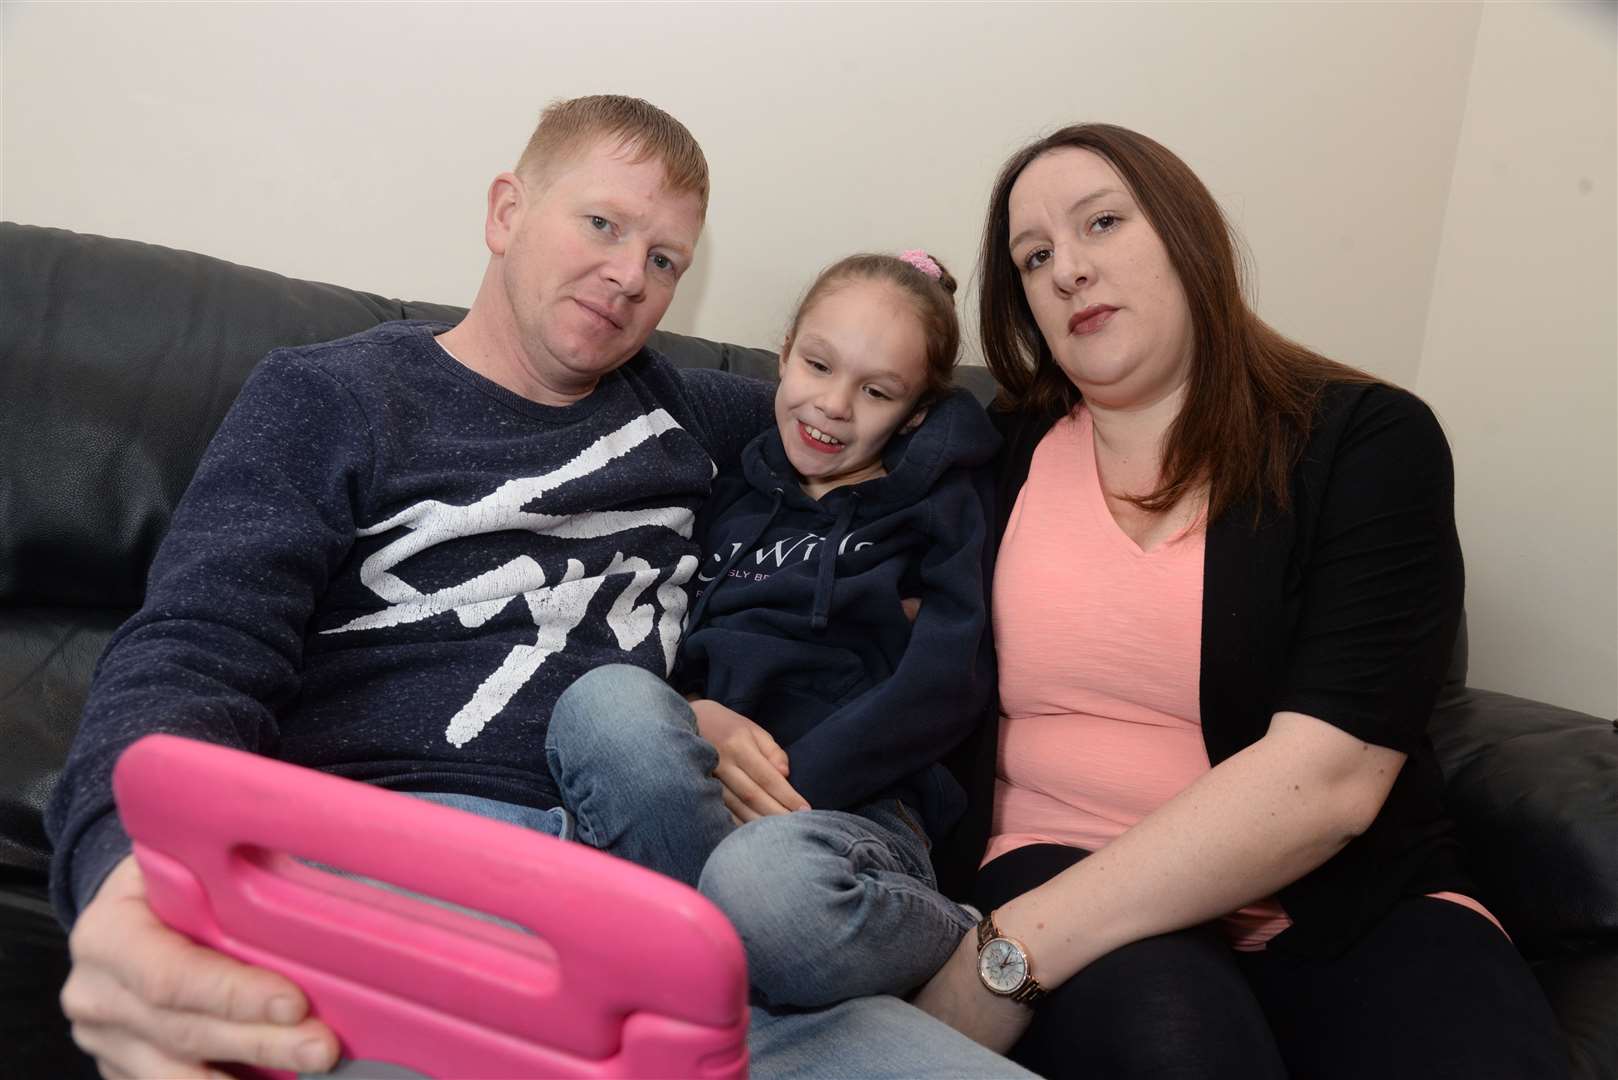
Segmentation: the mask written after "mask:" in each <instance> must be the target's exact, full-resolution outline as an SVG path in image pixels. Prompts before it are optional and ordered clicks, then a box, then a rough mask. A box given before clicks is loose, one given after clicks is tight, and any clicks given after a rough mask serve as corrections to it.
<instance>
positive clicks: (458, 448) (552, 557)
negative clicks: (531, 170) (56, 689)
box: [46, 323, 772, 921]
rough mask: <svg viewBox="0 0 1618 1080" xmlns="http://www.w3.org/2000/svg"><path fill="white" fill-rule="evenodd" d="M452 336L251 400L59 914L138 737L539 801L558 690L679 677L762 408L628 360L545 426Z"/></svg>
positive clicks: (77, 898)
mask: <svg viewBox="0 0 1618 1080" xmlns="http://www.w3.org/2000/svg"><path fill="white" fill-rule="evenodd" d="M446 329H448V327H447V326H441V325H436V324H429V323H388V324H385V325H383V326H380V327H377V328H376V329H374V330H371V331H368V332H366V333H364V334H359V335H356V336H354V337H351V338H345V339H343V340H341V341H334V342H327V343H325V344H320V345H310V346H306V347H302V348H296V349H282V350H278V351H276V352H274V353H272V354H270V356H269V357H268V358H266V359H265V361H264V362H263V363H262V364H260V365H259V367H258V368H257V369H256V370H255V372H254V374H253V375H252V377H251V378H250V379H249V380H248V382H247V385H246V386H245V387H244V388H243V390H242V392H241V395H240V397H238V399H237V401H236V403H235V405H234V406H233V407H232V408H231V411H230V413H229V415H228V416H226V418H225V420H224V423H223V424H222V425H221V426H220V428H219V431H218V433H217V434H216V435H215V436H214V439H213V441H212V443H211V444H210V445H209V448H208V451H207V453H206V454H205V455H204V456H203V459H202V462H201V464H200V465H199V466H198V468H197V472H196V475H195V477H194V478H193V479H192V482H191V486H190V487H189V488H188V489H187V491H186V494H185V497H184V498H183V499H182V500H181V501H180V505H179V507H178V508H177V509H176V511H175V515H174V520H173V522H172V524H171V526H170V529H169V532H168V534H167V536H166V537H165V538H164V541H163V544H162V545H161V547H160V549H159V551H158V554H157V558H156V561H155V562H154V563H153V565H152V570H151V576H150V580H149V582H148V586H147V594H146V602H145V605H144V606H143V607H142V608H141V610H140V612H139V613H138V614H137V615H136V616H135V617H134V618H133V619H131V620H130V621H129V622H128V623H126V624H125V625H124V626H123V627H122V628H121V629H120V630H119V631H118V632H117V634H115V635H114V637H113V639H112V641H111V643H110V644H109V645H108V647H107V651H106V653H105V654H104V655H103V656H102V658H101V660H100V663H99V665H98V667H97V671H96V675H95V678H94V680H93V682H92V684H91V687H90V697H89V701H88V703H87V704H86V706H85V712H84V719H83V722H82V724H81V726H80V729H79V734H78V738H77V739H76V740H75V742H74V745H73V749H72V752H71V753H70V754H69V756H68V761H67V766H66V769H65V771H64V772H63V775H62V779H61V781H60V783H59V784H58V786H57V789H56V791H55V793H54V796H53V798H52V801H51V804H50V806H49V809H48V812H47V817H46V824H47V826H48V828H49V831H50V834H51V838H52V840H53V842H54V844H55V847H56V852H55V860H54V863H53V866H52V895H53V899H54V900H55V902H56V905H57V910H58V912H59V913H60V914H61V915H62V917H63V918H64V920H68V921H70V920H71V918H72V917H73V914H74V912H75V911H76V909H77V908H78V906H79V905H82V904H83V903H84V902H86V901H87V900H88V899H89V897H90V896H91V895H92V894H93V893H94V891H95V889H97V888H98V887H99V886H100V883H101V880H102V878H103V877H104V876H105V874H106V873H107V871H109V870H110V869H111V868H112V866H113V865H114V864H115V863H116V862H117V861H118V860H119V859H120V858H122V857H123V856H124V855H125V854H127V853H128V851H129V840H128V838H127V837H126V836H125V835H124V832H123V829H122V828H121V826H120V824H119V822H118V819H117V816H116V815H115V814H114V813H113V812H112V792H111V789H110V785H109V778H110V774H111V771H112V766H113V763H114V761H115V760H116V759H117V756H118V754H119V753H120V752H122V750H123V749H124V747H125V746H127V745H128V744H129V743H131V742H133V741H134V740H135V739H136V738H138V737H140V736H141V735H144V734H147V733H150V732H158V731H162V732H169V733H173V734H178V735H187V736H190V737H192V738H198V739H205V740H208V741H211V742H217V743H222V744H225V745H228V746H234V747H238V748H241V749H244V750H250V751H254V752H257V753H261V754H265V755H268V756H271V757H275V758H279V759H281V760H284V761H290V762H293V763H294V764H298V765H306V766H309V767H312V768H316V769H321V770H323V771H325V772H329V773H334V774H336V775H338V776H346V777H349V778H351V779H355V780H363V781H366V782H369V783H373V784H377V785H380V786H383V787H388V788H393V789H395V790H405V791H412V790H413V791H447V792H455V793H460V794H466V795H480V796H485V797H488V798H492V799H499V800H503V801H507V802H516V803H524V804H528V805H531V806H538V807H546V806H554V805H556V804H557V801H558V800H557V793H556V786H555V782H554V781H553V779H552V778H551V774H550V770H549V768H548V766H547V764H546V760H545V727H546V724H547V722H548V720H549V717H550V714H551V706H552V704H553V703H554V702H555V700H556V697H557V695H558V694H560V693H561V691H562V690H563V689H564V688H566V687H567V686H568V685H569V684H570V683H571V682H572V681H573V680H574V679H576V678H578V676H579V675H581V674H583V673H584V672H585V671H588V670H590V669H591V668H594V667H597V666H599V665H601V664H607V663H628V664H637V665H639V666H641V667H645V668H647V669H649V670H652V671H655V672H657V673H658V674H659V675H666V674H667V673H668V671H669V668H670V666H671V665H672V663H673V661H674V658H675V650H676V648H677V643H678V639H679V635H680V626H681V623H682V620H683V619H684V616H685V614H686V600H687V596H686V593H687V583H688V582H689V581H690V578H691V576H692V574H693V573H694V572H695V571H696V569H697V566H698V548H697V546H696V544H695V543H694V542H693V540H692V529H693V525H694V522H695V518H696V513H697V510H698V508H699V507H700V506H701V504H702V502H703V501H704V500H705V499H706V498H707V496H708V494H709V492H710V490H711V487H712V483H713V478H714V475H715V470H716V468H718V467H723V466H727V465H733V464H734V462H735V460H736V457H737V455H738V454H739V452H740V450H741V448H742V446H743V445H744V444H745V443H746V442H748V441H749V439H750V438H751V437H752V435H753V434H754V433H756V432H758V431H759V430H761V429H762V428H763V427H764V426H765V425H766V424H768V423H769V419H770V416H771V398H772V394H771V388H770V387H769V386H768V385H767V384H765V383H761V382H757V381H754V380H749V379H741V378H739V377H737V376H734V375H727V374H725V373H723V372H718V371H678V370H676V369H675V368H674V367H673V366H672V365H670V364H669V363H668V361H666V360H664V359H663V358H661V357H659V356H657V355H656V354H655V353H652V352H650V351H648V350H642V352H641V353H640V354H638V355H637V356H635V357H633V358H632V359H630V360H629V361H628V362H627V363H626V364H624V366H623V367H621V368H619V369H618V370H617V371H614V372H613V373H611V374H610V375H607V376H606V377H604V378H603V379H602V380H601V382H600V384H599V385H598V386H597V387H596V389H595V391H594V392H592V393H591V394H590V395H589V396H588V397H586V398H584V399H583V400H581V401H579V402H577V403H575V404H573V405H569V406H566V407H549V406H544V405H538V404H535V403H534V402H532V401H528V400H527V399H525V398H523V397H520V396H518V395H517V394H513V393H511V392H510V391H508V390H506V389H504V388H502V387H500V386H498V385H497V384H495V383H493V382H491V381H490V380H488V379H485V378H483V377H482V376H480V375H477V374H475V373H474V372H472V371H471V370H469V369H467V368H465V367H463V366H462V365H460V364H459V363H457V362H456V361H455V360H454V359H452V358H451V357H450V356H449V355H448V354H447V353H445V352H444V350H443V349H442V348H440V347H439V345H438V344H437V343H436V342H435V341H434V340H433V334H435V333H437V332H440V331H443V330H446Z"/></svg>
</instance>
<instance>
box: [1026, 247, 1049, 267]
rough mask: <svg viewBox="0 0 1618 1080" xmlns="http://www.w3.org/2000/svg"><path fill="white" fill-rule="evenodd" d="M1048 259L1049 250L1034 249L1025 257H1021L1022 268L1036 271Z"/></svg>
mask: <svg viewBox="0 0 1618 1080" xmlns="http://www.w3.org/2000/svg"><path fill="white" fill-rule="evenodd" d="M1050 257H1051V249H1050V248H1035V249H1034V250H1033V251H1030V252H1029V253H1028V254H1027V255H1024V256H1023V259H1022V268H1023V269H1024V270H1037V269H1038V268H1039V267H1041V266H1044V265H1045V263H1046V261H1047V260H1049V259H1050Z"/></svg>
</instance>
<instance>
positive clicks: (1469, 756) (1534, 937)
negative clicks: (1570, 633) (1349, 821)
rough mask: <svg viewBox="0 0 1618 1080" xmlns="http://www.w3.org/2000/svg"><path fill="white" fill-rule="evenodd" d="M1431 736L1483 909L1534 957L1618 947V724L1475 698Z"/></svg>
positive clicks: (1447, 710) (1449, 707)
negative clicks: (1495, 918)
mask: <svg viewBox="0 0 1618 1080" xmlns="http://www.w3.org/2000/svg"><path fill="white" fill-rule="evenodd" d="M1429 732H1430V734H1431V737H1432V740H1433V746H1434V748H1435V749H1436V750H1437V752H1438V759H1439V764H1440V766H1441V767H1442V768H1443V770H1444V775H1445V779H1446V785H1445V800H1446V802H1447V804H1448V806H1449V810H1450V813H1451V814H1452V815H1453V816H1454V818H1455V821H1456V824H1457V826H1458V828H1459V832H1460V838H1461V843H1462V846H1463V848H1464V851H1465V855H1466V860H1467V865H1468V867H1469V869H1470V870H1471V872H1472V875H1473V877H1474V879H1475V880H1476V882H1477V885H1478V889H1479V892H1480V895H1479V897H1478V899H1480V900H1482V901H1483V903H1484V904H1486V905H1487V906H1488V907H1489V909H1490V910H1491V911H1493V912H1494V913H1495V914H1496V915H1497V916H1498V917H1499V919H1500V921H1501V922H1502V923H1503V924H1504V925H1505V927H1506V930H1507V931H1508V932H1509V933H1510V934H1511V936H1512V938H1513V940H1515V941H1516V943H1517V946H1518V948H1519V949H1521V950H1522V952H1523V954H1524V955H1526V956H1528V957H1529V958H1531V959H1535V958H1543V957H1552V956H1557V955H1566V954H1571V953H1583V952H1586V951H1591V950H1597V949H1600V948H1602V947H1605V948H1607V949H1612V948H1614V947H1618V724H1615V723H1614V722H1613V721H1610V720H1603V719H1600V718H1598V717H1595V716H1590V715H1588V714H1586V713H1580V712H1574V711H1572V710H1570V709H1562V708H1558V707H1557V706H1554V705H1547V704H1545V703H1543V702H1538V701H1529V700H1527V699H1525V698H1518V697H1512V696H1510V695H1508V694H1499V693H1494V692H1492V691H1488V690H1473V689H1467V690H1466V691H1465V692H1464V693H1461V694H1456V695H1454V696H1453V697H1452V698H1451V699H1450V700H1448V701H1446V702H1445V703H1444V704H1443V705H1442V706H1441V707H1440V708H1439V709H1438V710H1437V711H1436V712H1435V713H1434V714H1433V721H1432V725H1431V727H1430V729H1429Z"/></svg>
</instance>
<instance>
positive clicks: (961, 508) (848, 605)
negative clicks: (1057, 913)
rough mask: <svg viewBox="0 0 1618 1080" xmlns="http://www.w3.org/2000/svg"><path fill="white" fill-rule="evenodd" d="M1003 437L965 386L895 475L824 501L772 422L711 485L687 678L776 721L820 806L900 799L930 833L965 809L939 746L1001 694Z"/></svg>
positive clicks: (909, 445)
mask: <svg viewBox="0 0 1618 1080" xmlns="http://www.w3.org/2000/svg"><path fill="white" fill-rule="evenodd" d="M999 442H1000V440H999V436H998V435H997V434H996V433H995V431H994V429H993V427H992V426H991V425H990V423H989V421H988V418H987V416H986V415H985V414H984V412H983V409H982V407H981V406H979V405H978V404H977V402H976V401H974V400H973V399H972V397H971V395H970V394H968V393H966V392H965V391H964V390H958V391H956V392H955V393H954V394H952V395H951V396H949V397H948V398H946V399H944V400H943V401H941V402H939V403H937V404H935V405H934V406H933V407H932V408H931V410H930V411H929V413H928V416H927V419H926V421H925V422H924V423H923V424H922V425H921V426H920V427H919V428H918V429H917V430H916V431H915V432H914V433H913V434H910V435H901V436H897V437H895V438H894V439H893V440H892V441H891V442H890V443H889V444H888V446H887V448H886V450H885V452H884V454H883V463H884V465H885V467H886V469H887V475H886V476H882V477H878V478H876V479H873V480H867V481H864V482H863V483H859V484H854V485H850V486H847V487H841V488H836V489H834V490H832V491H830V492H827V493H826V494H825V495H824V496H823V497H822V498H821V499H820V500H819V501H816V500H815V499H812V498H810V497H809V496H808V495H807V494H805V493H804V491H803V489H802V488H801V487H800V486H799V482H798V479H797V477H796V475H795V474H794V472H793V470H792V467H791V465H789V464H788V462H787V457H786V451H785V449H784V448H783V447H782V445H781V436H780V433H779V432H778V431H776V430H774V429H771V430H769V431H767V432H765V433H764V434H762V435H760V436H759V437H758V438H757V439H755V440H754V441H753V442H751V443H750V444H749V445H748V446H747V448H746V450H745V451H743V454H742V463H741V469H740V471H739V472H732V473H727V474H724V475H721V477H720V478H719V480H718V482H717V483H716V484H715V486H714V495H713V498H712V499H711V500H710V501H709V503H708V505H707V506H706V507H705V508H704V510H703V513H702V515H701V516H700V517H699V519H698V535H699V537H700V539H701V542H702V548H703V551H704V552H705V555H704V560H703V566H702V569H701V570H700V571H699V572H698V575H697V581H698V584H699V586H700V587H701V588H702V592H701V594H700V596H699V597H698V600H697V602H696V606H695V607H694V608H693V609H692V612H691V617H690V619H689V622H688V625H687V627H686V636H685V638H684V641H683V643H682V645H681V650H680V656H681V666H680V669H679V674H678V675H677V679H676V681H677V683H678V684H679V685H680V687H681V689H683V690H686V691H688V692H691V691H694V692H699V693H701V694H703V695H704V696H706V697H708V698H710V699H712V700H714V701H718V702H720V703H721V704H723V705H726V706H728V707H730V708H732V709H735V710H736V711H737V712H739V713H741V714H742V715H743V716H746V717H748V718H749V719H751V720H753V721H754V722H755V723H757V724H759V725H761V726H762V727H764V728H765V729H766V730H767V731H769V732H770V734H771V736H772V737H774V738H775V740H776V741H777V742H778V743H780V744H781V746H782V748H783V749H785V750H786V752H787V757H788V759H789V762H790V773H789V775H788V780H789V781H790V782H791V783H792V786H793V787H794V788H795V789H796V790H797V791H798V793H799V794H800V795H802V796H803V797H804V798H805V799H807V800H808V801H809V804H810V805H811V806H813V807H815V808H817V809H826V810H850V809H856V808H858V807H859V806H861V805H863V804H866V803H869V802H871V801H872V800H874V799H877V798H881V797H890V796H891V797H896V798H900V799H902V800H903V801H904V802H905V803H907V804H908V805H909V806H911V807H913V808H914V809H915V810H917V811H919V812H920V814H921V816H922V824H923V826H924V827H925V829H926V831H927V833H928V835H929V836H930V837H932V838H934V839H937V838H939V837H941V836H943V835H944V834H945V833H946V832H947V831H948V830H949V829H950V827H951V826H952V825H953V824H954V822H955V820H956V819H957V818H958V817H960V815H961V813H962V811H963V809H964V808H965V795H964V792H963V791H962V788H961V786H960V784H958V783H957V782H956V781H955V779H954V777H952V776H951V775H950V773H949V771H948V770H947V769H945V768H944V767H943V765H941V764H940V759H942V758H943V757H944V755H945V754H947V753H948V752H949V751H950V749H951V748H953V747H954V746H955V745H956V744H958V743H959V742H960V741H961V740H962V739H964V738H965V737H966V735H967V734H968V733H970V732H971V731H972V729H973V728H974V727H976V726H977V724H978V723H979V722H980V721H981V720H982V719H983V718H984V717H985V715H986V713H987V711H988V710H990V709H992V708H994V707H995V693H994V691H995V681H994V652H993V645H992V642H991V640H990V627H989V615H988V584H989V567H988V545H987V543H986V541H987V539H988V530H989V528H990V522H991V521H992V520H993V518H992V515H991V513H990V500H991V489H992V484H991V481H990V479H989V475H988V472H987V470H986V469H985V468H984V466H986V465H987V464H988V463H989V462H990V461H991V459H992V458H993V457H994V454H995V451H996V449H997V448H998V446H999ZM910 598H914V599H918V600H920V601H921V606H920V609H919V611H918V612H917V613H916V616H915V622H914V623H912V622H911V621H910V618H909V617H908V616H907V615H906V613H905V610H904V608H903V607H902V606H901V601H903V600H905V599H910Z"/></svg>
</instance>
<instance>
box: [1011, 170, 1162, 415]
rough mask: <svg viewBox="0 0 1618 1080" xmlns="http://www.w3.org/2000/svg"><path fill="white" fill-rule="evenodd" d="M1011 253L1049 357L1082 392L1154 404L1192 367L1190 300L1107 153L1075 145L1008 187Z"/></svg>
mask: <svg viewBox="0 0 1618 1080" xmlns="http://www.w3.org/2000/svg"><path fill="white" fill-rule="evenodd" d="M1009 209H1010V211H1011V238H1010V248H1011V250H1010V255H1011V260H1012V262H1013V263H1015V264H1016V266H1017V270H1018V273H1020V274H1021V275H1022V287H1023V295H1025V296H1026V297H1027V298H1028V307H1029V309H1030V310H1031V311H1032V312H1033V313H1034V321H1035V322H1037V323H1038V324H1039V329H1040V333H1041V334H1043V335H1044V337H1045V343H1046V344H1047V345H1048V346H1050V350H1051V356H1052V358H1053V359H1055V361H1056V363H1057V365H1058V366H1060V367H1061V369H1062V370H1063V372H1065V373H1066V374H1067V377H1068V379H1069V380H1071V381H1072V383H1073V385H1074V386H1076V387H1078V388H1079V390H1080V392H1082V393H1083V394H1084V396H1085V397H1086V398H1087V399H1089V400H1091V401H1092V402H1095V403H1097V404H1103V405H1110V406H1113V407H1115V408H1130V407H1139V406H1144V405H1150V404H1153V403H1155V402H1157V401H1159V400H1161V399H1163V398H1164V397H1167V396H1168V395H1170V394H1172V393H1174V392H1175V391H1176V390H1178V389H1179V388H1180V387H1181V386H1183V385H1184V384H1185V382H1186V380H1187V378H1189V376H1190V372H1191V352H1192V343H1193V341H1194V338H1193V336H1192V328H1191V309H1190V307H1189V306H1188V304H1187V303H1186V298H1185V290H1184V289H1183V288H1182V287H1181V285H1180V277H1179V275H1178V274H1176V273H1175V271H1174V265H1173V263H1171V262H1170V261H1169V254H1168V249H1167V248H1165V247H1164V246H1163V241H1162V240H1161V239H1159V237H1158V235H1157V230H1155V229H1153V228H1152V224H1151V222H1149V221H1147V220H1146V215H1145V214H1144V213H1142V212H1141V209H1140V207H1139V206H1137V205H1136V203H1135V199H1134V196H1133V195H1131V194H1130V192H1129V188H1128V185H1126V184H1125V183H1124V181H1123V178H1122V177H1120V176H1119V175H1118V173H1117V171H1116V170H1115V169H1113V167H1112V164H1111V162H1109V161H1107V159H1106V158H1104V157H1102V156H1101V155H1099V154H1096V153H1093V152H1091V151H1089V150H1081V149H1078V148H1065V149H1061V150H1052V151H1051V152H1050V153H1047V154H1042V155H1040V156H1039V157H1037V158H1035V159H1034V160H1033V161H1032V162H1030V163H1029V165H1028V167H1027V168H1026V169H1024V170H1023V172H1022V175H1021V176H1019V177H1018V178H1017V182H1016V183H1015V184H1013V185H1012V187H1011V197H1010V200H1009Z"/></svg>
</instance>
